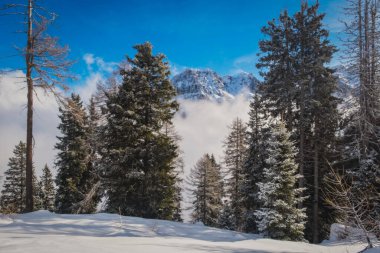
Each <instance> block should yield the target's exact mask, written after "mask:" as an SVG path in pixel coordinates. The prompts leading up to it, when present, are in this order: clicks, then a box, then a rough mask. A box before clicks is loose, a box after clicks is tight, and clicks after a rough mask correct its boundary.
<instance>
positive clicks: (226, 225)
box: [218, 202, 236, 230]
mask: <svg viewBox="0 0 380 253" xmlns="http://www.w3.org/2000/svg"><path fill="white" fill-rule="evenodd" d="M234 221H235V218H234V213H233V212H232V208H231V206H230V203H228V202H224V203H223V209H222V211H221V214H220V215H219V219H218V227H219V228H223V229H228V230H235V227H236V225H235V222H234Z"/></svg>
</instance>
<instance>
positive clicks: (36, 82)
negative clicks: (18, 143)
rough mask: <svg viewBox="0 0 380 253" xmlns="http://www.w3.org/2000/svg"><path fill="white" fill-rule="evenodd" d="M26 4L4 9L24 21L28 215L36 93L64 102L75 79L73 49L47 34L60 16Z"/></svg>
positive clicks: (36, 3)
mask: <svg viewBox="0 0 380 253" xmlns="http://www.w3.org/2000/svg"><path fill="white" fill-rule="evenodd" d="M24 1H25V3H22V2H20V3H10V4H6V5H4V6H3V7H2V10H3V11H4V13H5V14H6V15H20V17H21V18H22V19H23V20H24V22H23V25H24V29H23V30H22V32H23V33H24V34H25V35H26V36H25V42H26V43H25V44H26V46H25V47H20V48H18V51H19V53H20V54H21V55H22V56H23V57H24V58H25V67H26V76H25V77H26V88H27V134H26V149H27V155H26V208H25V211H26V212H31V211H32V210H33V183H32V168H33V99H34V97H35V96H36V95H37V93H36V90H37V89H38V88H40V89H42V90H43V91H44V92H46V93H52V94H54V96H55V97H56V98H57V99H58V100H60V94H59V90H61V89H63V90H66V89H67V86H66V85H65V84H64V81H65V80H66V79H67V78H71V77H72V76H71V75H69V74H68V73H69V71H68V70H69V68H70V66H71V65H72V64H73V62H72V61H69V60H67V54H68V52H69V48H68V47H67V46H65V47H61V46H60V45H59V44H58V38H57V37H52V36H49V35H48V34H47V29H48V27H49V25H50V24H51V23H52V22H54V20H55V19H56V16H57V15H56V14H55V13H53V12H50V11H48V10H46V9H45V8H44V7H43V6H41V5H40V4H39V1H38V0H24Z"/></svg>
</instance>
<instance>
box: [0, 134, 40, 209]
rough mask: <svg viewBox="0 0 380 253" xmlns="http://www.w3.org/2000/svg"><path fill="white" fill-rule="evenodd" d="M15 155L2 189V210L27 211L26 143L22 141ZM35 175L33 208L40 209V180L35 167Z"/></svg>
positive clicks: (0, 199)
mask: <svg viewBox="0 0 380 253" xmlns="http://www.w3.org/2000/svg"><path fill="white" fill-rule="evenodd" d="M13 154H14V156H13V157H11V158H9V163H8V167H9V169H8V170H7V171H5V181H4V185H3V190H2V191H1V198H0V203H1V208H2V212H6V213H21V212H24V211H25V197H26V186H25V180H26V179H25V170H26V160H25V159H26V145H25V143H24V142H22V141H20V143H19V144H18V145H16V147H15V149H14V150H13ZM32 175H33V188H34V189H35V191H34V192H33V199H34V206H33V210H39V209H40V207H41V205H40V204H41V202H40V194H41V192H40V191H39V188H38V180H37V178H36V176H35V171H34V168H33V170H32Z"/></svg>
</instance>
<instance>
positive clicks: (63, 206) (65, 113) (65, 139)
mask: <svg viewBox="0 0 380 253" xmlns="http://www.w3.org/2000/svg"><path fill="white" fill-rule="evenodd" d="M59 111H60V113H61V114H60V115H59V118H60V119H61V123H60V124H59V126H58V129H59V130H60V131H61V134H62V135H61V136H58V137H57V138H58V141H59V142H58V143H57V144H56V146H55V148H56V149H58V155H57V161H56V163H55V166H56V167H57V170H58V174H57V177H56V185H57V187H58V189H57V192H56V199H55V208H56V211H57V212H59V213H76V212H78V211H79V210H78V208H79V206H78V203H80V201H82V200H83V199H84V198H85V195H86V192H85V191H84V189H83V188H84V187H83V186H84V185H85V183H84V179H83V175H84V173H86V171H87V169H88V158H89V152H90V148H89V146H88V139H87V125H88V123H87V122H88V118H87V115H86V111H85V109H84V107H83V105H82V101H81V99H80V97H79V95H76V94H72V95H71V98H68V99H67V102H66V104H65V105H64V106H62V107H60V108H59Z"/></svg>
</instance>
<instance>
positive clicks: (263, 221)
mask: <svg viewBox="0 0 380 253" xmlns="http://www.w3.org/2000/svg"><path fill="white" fill-rule="evenodd" d="M267 141H268V153H269V154H268V155H269V158H268V159H267V161H266V163H267V164H266V167H265V168H264V170H263V181H261V182H259V183H257V185H258V187H259V195H258V198H259V199H260V200H261V201H262V207H261V208H260V209H258V210H257V211H256V212H255V215H256V217H257V224H258V229H259V231H260V232H261V233H263V234H264V235H265V236H268V237H270V238H274V239H282V240H303V237H304V228H305V219H306V215H305V210H304V209H300V208H298V205H299V203H300V202H302V201H303V200H304V198H303V197H300V194H301V192H302V190H303V189H300V188H297V180H298V176H299V174H298V172H297V171H298V166H297V163H296V162H295V156H296V149H295V147H294V143H293V142H292V141H291V140H290V134H289V132H288V131H287V130H286V128H285V125H284V124H283V123H282V122H280V123H277V124H274V125H273V126H272V130H271V136H270V137H269V139H268V140H267Z"/></svg>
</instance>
